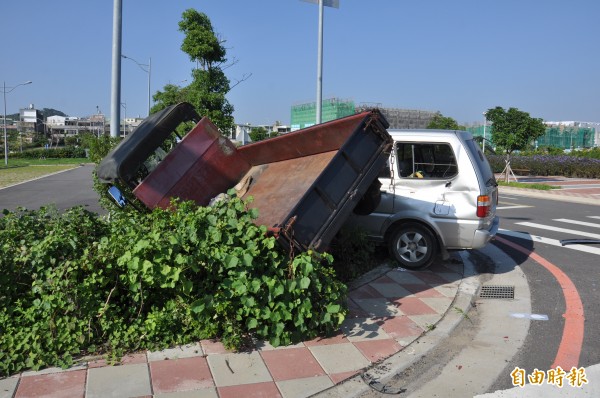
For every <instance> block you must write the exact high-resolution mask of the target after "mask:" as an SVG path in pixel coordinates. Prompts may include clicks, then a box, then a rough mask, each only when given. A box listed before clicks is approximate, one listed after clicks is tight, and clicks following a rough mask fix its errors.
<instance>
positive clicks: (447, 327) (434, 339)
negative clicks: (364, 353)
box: [313, 252, 480, 398]
mask: <svg viewBox="0 0 600 398" xmlns="http://www.w3.org/2000/svg"><path fill="white" fill-rule="evenodd" d="M460 256H461V258H462V260H463V278H462V280H461V282H460V285H459V286H458V289H457V293H456V296H455V297H454V300H453V301H452V303H451V304H450V306H449V307H448V310H447V311H446V312H445V313H444V314H443V316H442V317H441V319H440V320H439V321H438V323H436V324H435V329H433V330H431V331H428V332H425V333H424V334H423V335H421V336H420V337H419V338H417V339H416V340H414V341H413V342H412V343H410V344H409V345H408V346H406V347H404V348H403V349H402V350H401V351H399V352H398V353H396V354H394V355H392V356H391V357H389V358H387V359H385V360H384V361H383V362H381V363H379V364H377V365H375V366H374V367H372V368H369V369H368V370H366V371H365V372H362V373H361V374H358V375H356V376H354V377H352V378H350V379H348V380H346V381H344V382H342V383H340V384H337V385H335V386H333V387H331V388H329V389H327V390H324V391H321V392H320V393H318V394H315V395H313V397H327V398H338V397H339V398H346V397H357V396H359V395H361V394H364V393H366V392H367V391H369V390H371V387H370V386H369V385H368V384H367V381H366V380H372V381H373V382H375V383H381V384H384V385H385V384H386V383H387V382H389V380H390V379H391V378H392V377H394V376H395V375H396V374H398V373H401V372H402V371H403V370H405V369H407V368H409V367H410V366H412V365H413V364H414V363H415V362H417V361H418V360H420V359H421V358H423V357H424V356H425V355H427V354H428V353H429V352H430V351H431V350H432V349H434V348H435V347H437V346H438V345H439V344H440V343H441V342H443V341H444V340H445V339H446V338H447V337H448V335H449V334H450V333H452V331H453V330H454V329H455V328H456V327H457V326H458V325H459V324H460V322H461V321H463V320H464V319H465V318H464V315H463V314H466V313H467V312H468V311H469V310H470V308H471V306H472V303H473V302H474V300H475V297H476V295H477V292H478V291H479V287H480V281H479V276H478V273H477V271H476V270H475V265H474V264H473V263H472V262H471V261H470V260H469V258H468V254H467V253H466V252H460Z"/></svg>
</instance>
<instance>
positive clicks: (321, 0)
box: [303, 0, 340, 124]
mask: <svg viewBox="0 0 600 398" xmlns="http://www.w3.org/2000/svg"><path fill="white" fill-rule="evenodd" d="M303 1H306V2H308V3H315V4H318V5H319V34H318V44H317V104H316V110H317V117H316V123H317V124H319V123H321V121H322V117H321V113H322V109H323V7H324V6H327V7H332V8H340V1H339V0H303Z"/></svg>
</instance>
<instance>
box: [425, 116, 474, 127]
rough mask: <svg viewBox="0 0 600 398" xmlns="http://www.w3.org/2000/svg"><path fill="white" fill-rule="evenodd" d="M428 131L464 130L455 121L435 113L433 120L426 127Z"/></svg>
mask: <svg viewBox="0 0 600 398" xmlns="http://www.w3.org/2000/svg"><path fill="white" fill-rule="evenodd" d="M427 128H428V129H442V130H464V129H465V128H464V127H462V126H459V125H458V123H457V122H456V120H454V119H452V118H451V117H447V116H444V115H442V114H441V113H439V112H438V113H436V114H435V116H434V117H433V119H431V121H430V122H429V124H428V125H427Z"/></svg>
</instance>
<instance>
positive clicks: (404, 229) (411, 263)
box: [389, 223, 437, 270]
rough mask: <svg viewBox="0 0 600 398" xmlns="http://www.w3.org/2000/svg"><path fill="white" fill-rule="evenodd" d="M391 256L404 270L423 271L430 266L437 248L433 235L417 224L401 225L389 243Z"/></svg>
mask: <svg viewBox="0 0 600 398" xmlns="http://www.w3.org/2000/svg"><path fill="white" fill-rule="evenodd" d="M389 248H390V252H391V254H392V256H394V258H395V259H396V260H397V261H398V262H399V263H400V264H401V266H402V267H403V268H406V269H412V270H416V269H423V268H426V267H428V266H430V265H431V263H432V262H433V259H434V258H435V255H436V251H437V246H436V241H435V238H434V236H433V234H432V233H431V232H430V231H429V230H428V229H427V228H425V227H423V226H421V225H419V224H413V223H409V224H403V225H401V226H400V227H399V228H398V229H397V230H396V231H395V232H394V234H393V235H392V239H391V240H390V242H389Z"/></svg>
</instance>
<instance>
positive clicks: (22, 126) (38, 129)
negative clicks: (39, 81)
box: [18, 104, 44, 135]
mask: <svg viewBox="0 0 600 398" xmlns="http://www.w3.org/2000/svg"><path fill="white" fill-rule="evenodd" d="M19 114H20V116H19V125H18V129H19V131H20V132H21V133H23V134H25V135H31V134H35V133H38V134H43V133H44V120H43V118H42V113H41V112H40V111H39V110H37V109H35V107H34V106H33V104H29V107H27V108H25V109H20V110H19Z"/></svg>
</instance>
